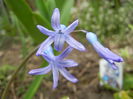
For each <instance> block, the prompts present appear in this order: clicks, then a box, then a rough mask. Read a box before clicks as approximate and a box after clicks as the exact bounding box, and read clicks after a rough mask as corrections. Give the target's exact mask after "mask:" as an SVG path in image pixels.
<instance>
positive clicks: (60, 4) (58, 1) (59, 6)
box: [55, 0, 66, 10]
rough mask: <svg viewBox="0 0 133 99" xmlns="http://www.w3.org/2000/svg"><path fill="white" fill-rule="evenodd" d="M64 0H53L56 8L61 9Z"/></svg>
mask: <svg viewBox="0 0 133 99" xmlns="http://www.w3.org/2000/svg"><path fill="white" fill-rule="evenodd" d="M65 2H66V0H55V3H56V6H57V8H59V9H60V10H62V7H63V5H64V3H65Z"/></svg>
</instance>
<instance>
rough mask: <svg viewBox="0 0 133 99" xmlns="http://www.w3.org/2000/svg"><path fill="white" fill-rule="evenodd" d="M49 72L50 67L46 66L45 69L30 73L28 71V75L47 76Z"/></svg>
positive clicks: (34, 70)
mask: <svg viewBox="0 0 133 99" xmlns="http://www.w3.org/2000/svg"><path fill="white" fill-rule="evenodd" d="M50 70H51V66H50V65H49V66H47V67H43V68H39V69H33V70H31V71H29V74H30V75H42V74H47V73H48V72H50Z"/></svg>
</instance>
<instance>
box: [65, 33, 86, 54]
mask: <svg viewBox="0 0 133 99" xmlns="http://www.w3.org/2000/svg"><path fill="white" fill-rule="evenodd" d="M66 42H67V43H68V44H69V45H70V46H71V47H73V48H75V49H77V50H80V51H85V50H86V49H85V47H84V45H82V44H81V43H80V42H78V41H76V40H75V39H73V38H72V37H71V36H69V35H67V38H66Z"/></svg>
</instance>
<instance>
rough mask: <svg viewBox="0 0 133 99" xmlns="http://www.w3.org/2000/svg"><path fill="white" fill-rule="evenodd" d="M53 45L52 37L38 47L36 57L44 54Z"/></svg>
mask: <svg viewBox="0 0 133 99" xmlns="http://www.w3.org/2000/svg"><path fill="white" fill-rule="evenodd" d="M52 43H53V37H52V36H50V37H48V38H47V39H46V40H45V41H44V42H43V43H42V44H41V45H40V47H39V49H38V51H37V53H36V56H39V55H41V54H43V53H44V51H45V50H46V49H47V48H48V46H50V45H51V44H52Z"/></svg>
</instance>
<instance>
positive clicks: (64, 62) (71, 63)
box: [59, 59, 78, 67]
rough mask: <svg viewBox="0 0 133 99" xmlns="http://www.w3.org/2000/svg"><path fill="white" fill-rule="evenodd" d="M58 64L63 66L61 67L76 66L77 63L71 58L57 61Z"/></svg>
mask: <svg viewBox="0 0 133 99" xmlns="http://www.w3.org/2000/svg"><path fill="white" fill-rule="evenodd" d="M59 65H61V66H63V67H75V66H78V63H76V62H75V61H73V60H70V59H69V60H68V59H67V60H61V61H59Z"/></svg>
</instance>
